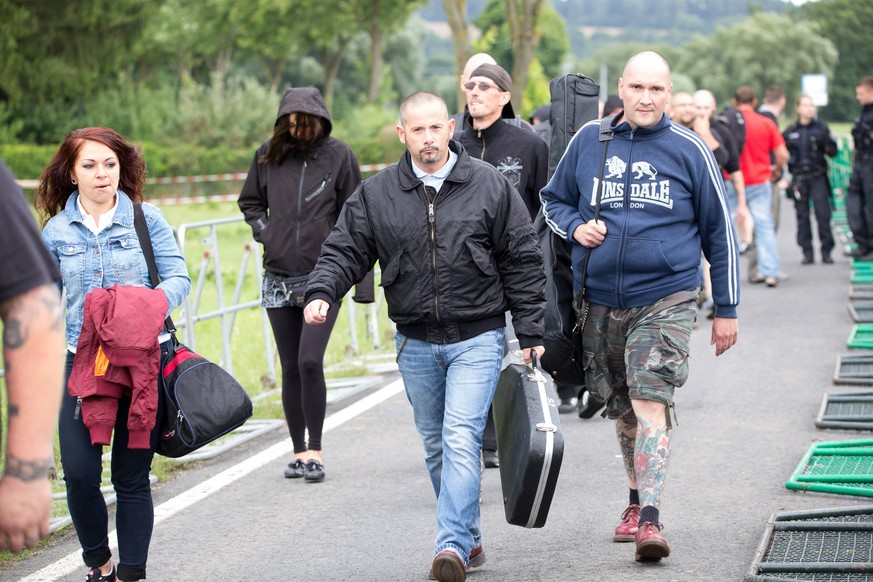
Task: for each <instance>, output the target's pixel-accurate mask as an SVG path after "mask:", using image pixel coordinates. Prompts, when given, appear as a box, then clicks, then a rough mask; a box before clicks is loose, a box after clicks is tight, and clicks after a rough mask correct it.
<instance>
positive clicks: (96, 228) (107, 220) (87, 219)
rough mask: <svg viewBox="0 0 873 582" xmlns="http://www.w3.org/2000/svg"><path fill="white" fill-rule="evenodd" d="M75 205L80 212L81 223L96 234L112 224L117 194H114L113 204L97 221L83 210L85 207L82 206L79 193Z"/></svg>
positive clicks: (116, 206)
mask: <svg viewBox="0 0 873 582" xmlns="http://www.w3.org/2000/svg"><path fill="white" fill-rule="evenodd" d="M76 206H77V207H78V208H79V212H80V213H81V214H82V224H84V225H85V227H86V228H87V229H88V230H90V231H91V232H93V233H94V234H95V235H96V234H99V233H100V231H102V230H103V229H105V228H107V227H108V226H109V225H110V224H112V219H113V218H115V211H116V210H117V209H118V195H117V194H116V195H115V204H113V205H112V208H110V209H109V210H107V211H106V212H104V213H103V214H101V215H100V220H99V221H98V222H94V218H93V217H92V216H91V215H90V214H88V213H87V212H85V208H84V207H83V206H82V195H81V194H79V195H78V196H77V197H76Z"/></svg>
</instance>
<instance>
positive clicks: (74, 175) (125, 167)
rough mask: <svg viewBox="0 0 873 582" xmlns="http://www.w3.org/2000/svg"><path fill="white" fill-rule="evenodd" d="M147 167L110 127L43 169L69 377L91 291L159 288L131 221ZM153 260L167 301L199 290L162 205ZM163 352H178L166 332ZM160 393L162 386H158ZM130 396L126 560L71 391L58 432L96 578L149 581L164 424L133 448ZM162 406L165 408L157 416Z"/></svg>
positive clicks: (40, 199)
mask: <svg viewBox="0 0 873 582" xmlns="http://www.w3.org/2000/svg"><path fill="white" fill-rule="evenodd" d="M145 175H146V166H145V160H144V159H143V157H142V152H141V150H140V148H138V147H135V146H133V145H132V144H130V143H128V142H127V141H125V140H124V138H122V137H121V136H120V135H118V133H116V132H115V131H114V130H112V129H107V128H95V127H92V128H85V129H77V130H75V131H72V132H70V133H69V134H68V135H67V137H66V139H64V141H63V143H62V144H61V146H60V148H59V149H58V152H57V153H56V154H55V156H54V158H53V159H52V161H51V162H50V163H49V165H48V167H46V169H45V170H44V171H43V174H42V177H41V178H40V184H39V187H38V189H37V193H36V201H35V205H36V208H37V210H38V211H39V212H40V214H41V217H42V220H43V222H44V223H45V228H44V230H43V234H42V236H43V240H44V241H45V243H46V244H47V245H48V247H49V250H50V251H51V253H52V255H53V256H54V258H55V260H57V262H58V265H59V267H60V271H61V276H62V278H63V286H64V288H65V290H66V308H67V311H66V340H67V344H68V352H67V360H66V380H65V386H66V384H67V382H69V378H70V372H71V370H72V368H73V361H74V358H75V354H76V344H77V342H78V339H79V334H80V332H81V330H82V321H83V309H84V303H85V295H86V294H87V293H89V292H90V291H91V290H93V289H96V288H109V287H111V286H113V285H116V284H118V285H123V286H138V287H143V286H145V287H152V284H151V281H150V279H149V273H148V266H147V264H146V260H145V257H144V255H143V253H142V249H141V248H140V245H139V239H138V238H137V235H136V231H135V230H134V226H133V203H134V202H141V201H142V199H143V195H142V189H143V185H144V184H145ZM143 212H144V214H145V219H146V224H147V225H148V230H149V235H150V237H151V240H152V246H153V247H154V253H155V261H156V263H157V268H158V273H159V275H160V278H161V283H160V285H158V287H157V288H158V289H161V290H163V292H164V294H165V295H166V298H167V303H168V304H169V309H168V312H167V315H169V313H170V312H172V311H173V310H174V309H175V308H176V307H178V306H179V305H180V304H181V303H182V300H183V299H184V298H185V296H186V295H187V294H188V292H189V290H190V288H191V279H190V278H189V277H188V270H187V267H186V265H185V259H184V257H182V254H181V253H180V252H179V248H178V246H177V245H176V241H175V238H174V236H173V230H172V228H171V227H170V225H169V224H168V223H167V221H166V219H165V218H164V216H163V215H162V214H161V212H160V210H158V209H157V208H156V207H154V206H152V205H150V204H143ZM159 340H160V341H161V342H162V343H161V357H162V358H163V357H164V356H165V355H166V354H167V352H168V350H169V349H170V341H169V336H168V335H167V334H161V336H159ZM158 393H159V394H160V391H158ZM129 407H130V398H129V397H123V398H121V399H120V400H119V403H118V413H117V417H116V424H115V437H114V439H113V444H112V468H111V469H112V483H113V485H114V487H115V493H116V495H117V512H116V529H117V531H118V554H119V562H118V567H117V570H116V566H115V565H114V564H113V562H112V560H111V556H112V554H111V552H110V549H109V539H108V527H109V526H108V513H107V510H106V504H105V502H104V500H103V494H102V493H101V492H100V484H101V478H102V475H101V474H102V454H103V447H102V446H99V445H92V444H91V437H90V434H89V431H88V429H87V428H86V427H85V425H84V423H83V420H82V415H81V414H79V410H78V407H77V399H76V397H74V396H70V394H69V392H68V391H66V390H65V392H64V398H63V402H62V405H61V414H60V423H59V428H58V435H59V440H60V446H61V463H62V466H63V469H64V481H65V482H66V485H67V504H68V505H69V509H70V516H71V518H72V520H73V525H74V526H75V528H76V534H77V535H78V537H79V543H80V544H81V545H82V556H83V559H84V561H85V564H86V565H87V566H88V567H89V568H90V571H89V572H88V575H87V578H86V580H87V581H88V582H114V581H115V580H116V576H117V577H118V578H117V579H118V580H139V579H141V578H145V575H146V561H147V558H148V548H149V542H150V540H151V534H152V527H153V523H154V507H153V505H152V498H151V486H150V483H149V470H150V469H151V462H152V457H153V456H154V453H155V448H156V446H157V439H158V434H159V432H160V422H157V423H156V425H155V429H154V430H153V431H152V434H151V447H150V448H149V449H131V448H128V446H127V444H128V436H129V434H128V430H127V416H128V410H129ZM161 409H162V406H159V407H158V415H160V410H161Z"/></svg>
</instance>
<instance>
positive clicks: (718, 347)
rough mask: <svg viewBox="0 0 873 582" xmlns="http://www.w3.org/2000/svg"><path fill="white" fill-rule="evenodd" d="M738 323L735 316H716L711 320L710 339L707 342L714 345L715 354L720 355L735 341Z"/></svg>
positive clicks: (737, 334)
mask: <svg viewBox="0 0 873 582" xmlns="http://www.w3.org/2000/svg"><path fill="white" fill-rule="evenodd" d="M738 336H739V325H738V324H737V320H736V318H728V317H716V318H715V319H714V320H713V321H712V339H711V340H710V342H709V344H710V345H714V346H715V355H716V356H720V355H722V354H723V353H725V352H726V351H728V350H729V349H730V347H731V346H732V345H734V344H735V343H737V337H738Z"/></svg>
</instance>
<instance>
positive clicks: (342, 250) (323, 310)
mask: <svg viewBox="0 0 873 582" xmlns="http://www.w3.org/2000/svg"><path fill="white" fill-rule="evenodd" d="M453 129H454V122H453V121H451V120H450V119H449V115H448V110H447V109H446V104H445V102H444V101H443V100H442V99H441V98H440V97H439V96H437V95H435V94H433V93H425V92H420V93H414V94H412V95H410V96H409V97H407V98H406V99H405V100H404V101H403V103H402V104H401V105H400V123H399V124H398V126H397V133H398V136H399V137H400V141H401V142H402V143H404V144H405V145H406V149H407V152H406V153H405V154H404V155H403V157H402V158H401V160H400V162H399V163H398V164H397V165H395V166H391V167H389V168H387V169H385V170H383V171H382V172H379V173H378V174H376V175H375V176H373V177H372V178H369V179H368V180H366V181H364V182H363V183H362V184H361V186H360V187H359V188H358V189H357V190H356V191H355V193H354V194H353V195H352V196H351V198H349V199H348V201H347V202H346V204H345V205H344V206H343V209H342V211H341V212H340V216H339V220H338V221H337V224H336V227H335V228H334V230H333V232H331V234H330V236H329V237H328V238H327V240H326V241H325V243H324V245H323V247H322V251H321V257H320V258H319V259H318V263H317V264H316V266H315V270H314V271H313V272H312V274H311V276H310V279H309V286H308V287H307V289H306V303H307V305H306V308H305V309H304V317H305V318H306V322H307V323H309V324H319V323H321V322H323V321H325V318H326V316H327V312H328V309H329V308H330V306H331V305H332V304H333V303H335V302H337V301H338V300H340V299H341V298H342V297H343V296H344V295H345V294H346V292H347V291H348V290H349V289H350V288H351V286H352V285H353V284H354V282H355V281H356V280H357V279H359V278H360V277H362V276H363V275H364V274H365V273H366V272H367V271H368V270H370V268H372V267H373V265H374V264H375V262H376V261H377V260H378V261H379V264H380V266H381V269H382V282H381V285H382V287H383V289H384V290H385V300H386V302H387V304H388V316H389V317H390V318H391V319H392V320H393V321H394V322H395V323H396V325H397V336H396V341H397V363H398V366H399V368H400V374H401V376H402V377H403V382H404V384H405V387H406V395H407V398H408V399H409V402H410V403H411V404H412V410H413V417H414V419H415V425H416V428H417V429H418V432H419V435H420V437H421V440H422V443H423V444H424V449H425V453H426V465H427V469H428V472H429V473H430V478H431V484H432V485H433V488H434V492H435V493H436V495H437V514H436V517H437V530H438V531H437V538H436V543H435V547H434V559H433V562H432V564H431V575H432V576H433V577H434V578H435V579H437V580H451V581H458V580H460V581H463V580H465V577H466V574H465V572H466V569H467V568H468V567H470V568H472V567H477V566H480V565H482V564H483V563H484V562H485V554H484V552H483V550H482V536H481V533H480V530H479V485H480V470H479V450H480V447H481V445H482V430H483V428H484V426H485V417H486V415H487V413H488V406H489V404H490V403H491V398H492V396H493V395H494V391H495V388H496V385H497V378H498V376H499V374H500V369H501V364H502V360H503V343H504V333H505V330H504V327H505V313H506V311H507V310H509V311H511V313H512V318H513V320H512V323H513V326H514V328H515V333H516V336H517V337H518V340H519V345H520V347H521V348H522V349H523V353H524V359H525V361H530V359H531V352H534V351H535V352H537V354H538V355H541V354H542V353H543V348H542V335H543V312H544V308H545V298H544V295H543V287H544V285H545V274H544V272H543V266H542V253H541V251H540V248H539V245H538V243H537V238H536V234H535V233H534V230H533V226H532V225H531V222H530V217H529V215H528V213H527V211H526V210H525V206H524V204H523V203H522V201H521V199H520V198H519V196H518V195H517V194H516V192H515V191H514V189H513V188H512V186H511V185H510V184H509V182H507V180H506V179H505V178H504V177H503V176H501V175H500V174H499V173H498V172H497V171H496V170H495V169H494V168H493V167H491V166H490V165H488V164H486V163H484V162H481V161H479V160H476V159H473V158H471V157H470V156H469V155H468V154H467V153H466V151H465V150H464V148H463V146H461V145H460V144H458V143H457V142H454V141H451V140H450V138H451V135H452V130H453ZM531 135H533V134H531ZM533 137H534V139H539V138H538V137H536V136H533ZM364 577H365V578H372V577H374V575H370V576H364ZM377 577H380V578H390V577H391V576H390V574H388V573H384V572H383V573H380V575H379V576H377Z"/></svg>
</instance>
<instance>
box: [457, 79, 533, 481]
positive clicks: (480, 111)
mask: <svg viewBox="0 0 873 582" xmlns="http://www.w3.org/2000/svg"><path fill="white" fill-rule="evenodd" d="M464 91H465V92H466V93H467V110H466V112H465V113H464V119H465V123H464V124H463V125H464V129H463V131H462V132H461V133H460V134H459V133H458V132H455V135H454V139H456V140H457V141H459V142H461V145H463V146H464V149H466V150H467V153H469V154H470V157H473V158H479V159H480V160H484V161H486V162H488V163H489V164H491V165H492V166H494V167H495V168H497V171H498V172H500V173H501V174H503V175H504V176H505V177H506V178H507V179H508V180H509V182H510V183H511V184H512V186H513V188H515V191H516V192H518V194H519V195H520V196H521V199H522V201H524V205H525V207H527V210H528V213H529V214H530V218H531V222H532V221H533V219H534V217H535V216H536V215H537V212H539V209H540V199H539V195H540V190H541V189H542V188H543V186H545V185H546V182H547V178H548V170H549V146H548V144H547V143H546V142H545V140H543V139H542V138H541V137H539V136H538V135H537V134H535V133H534V132H533V131H528V130H526V129H522V128H520V127H517V126H515V125H512V124H511V123H509V122H508V121H507V120H510V119H514V118H515V111H513V109H512V102H511V101H510V99H511V98H512V78H511V77H510V76H509V73H507V72H506V70H505V69H503V67H501V66H500V65H494V64H490V63H486V64H483V65H479V66H478V67H477V68H476V69H474V70H473V72H472V73H471V74H470V80H469V81H467V82H466V83H465V84H464ZM482 455H483V460H484V463H485V467H487V468H494V467H497V466H499V461H498V458H497V434H496V431H495V428H494V417H493V416H492V415H491V414H489V415H488V423H487V424H486V425H485V433H484V435H483V437H482Z"/></svg>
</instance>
